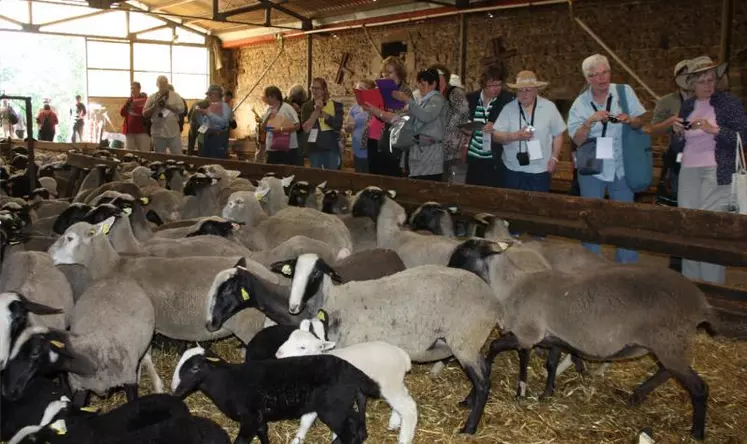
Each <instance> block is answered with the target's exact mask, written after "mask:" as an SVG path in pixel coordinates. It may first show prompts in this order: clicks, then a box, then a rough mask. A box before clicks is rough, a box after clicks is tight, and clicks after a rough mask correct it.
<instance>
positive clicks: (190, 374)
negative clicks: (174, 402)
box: [171, 347, 210, 399]
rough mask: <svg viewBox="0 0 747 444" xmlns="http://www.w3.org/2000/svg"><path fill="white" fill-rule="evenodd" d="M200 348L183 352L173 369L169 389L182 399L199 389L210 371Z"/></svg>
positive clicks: (206, 359)
mask: <svg viewBox="0 0 747 444" xmlns="http://www.w3.org/2000/svg"><path fill="white" fill-rule="evenodd" d="M204 353H205V352H204V350H202V349H201V348H199V347H198V348H193V349H190V350H187V351H186V352H184V355H182V357H181V359H180V361H179V364H178V365H177V367H176V370H175V371H174V377H173V379H172V382H171V391H172V393H173V394H174V396H176V397H177V398H179V399H184V398H186V397H187V396H189V395H190V394H192V393H194V392H195V391H196V390H198V389H199V387H200V384H202V381H203V380H205V377H206V375H207V373H208V372H209V371H210V363H209V362H208V359H209V358H207V357H206V356H205V354H204Z"/></svg>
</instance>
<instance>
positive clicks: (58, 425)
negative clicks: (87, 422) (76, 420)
mask: <svg viewBox="0 0 747 444" xmlns="http://www.w3.org/2000/svg"><path fill="white" fill-rule="evenodd" d="M49 427H50V428H51V429H52V430H54V431H55V432H57V434H58V435H65V434H67V425H66V424H65V420H64V419H58V420H57V421H55V422H53V423H52V424H50V425H49Z"/></svg>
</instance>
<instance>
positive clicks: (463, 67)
mask: <svg viewBox="0 0 747 444" xmlns="http://www.w3.org/2000/svg"><path fill="white" fill-rule="evenodd" d="M459 76H460V77H461V78H462V83H463V84H464V85H465V87H466V86H467V85H466V82H467V14H462V15H460V16H459Z"/></svg>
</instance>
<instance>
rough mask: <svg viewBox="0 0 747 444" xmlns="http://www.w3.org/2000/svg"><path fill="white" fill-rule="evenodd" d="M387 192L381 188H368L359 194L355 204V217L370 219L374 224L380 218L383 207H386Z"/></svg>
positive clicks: (353, 212) (353, 211)
mask: <svg viewBox="0 0 747 444" xmlns="http://www.w3.org/2000/svg"><path fill="white" fill-rule="evenodd" d="M385 199H386V192H385V191H384V190H382V189H379V188H373V187H372V188H366V189H365V190H363V191H361V192H360V193H358V196H357V198H356V199H355V203H354V204H353V210H352V214H353V217H370V218H371V219H372V220H373V221H374V222H376V220H377V219H378V218H379V212H380V211H381V206H382V205H384V201H385Z"/></svg>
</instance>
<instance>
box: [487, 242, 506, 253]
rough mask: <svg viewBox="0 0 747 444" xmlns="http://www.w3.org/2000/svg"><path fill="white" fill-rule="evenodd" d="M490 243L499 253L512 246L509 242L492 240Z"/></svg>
mask: <svg viewBox="0 0 747 444" xmlns="http://www.w3.org/2000/svg"><path fill="white" fill-rule="evenodd" d="M490 245H491V246H492V250H493V251H495V252H496V253H497V254H500V253H503V252H504V251H506V250H508V249H509V247H511V244H510V243H508V242H491V243H490Z"/></svg>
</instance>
